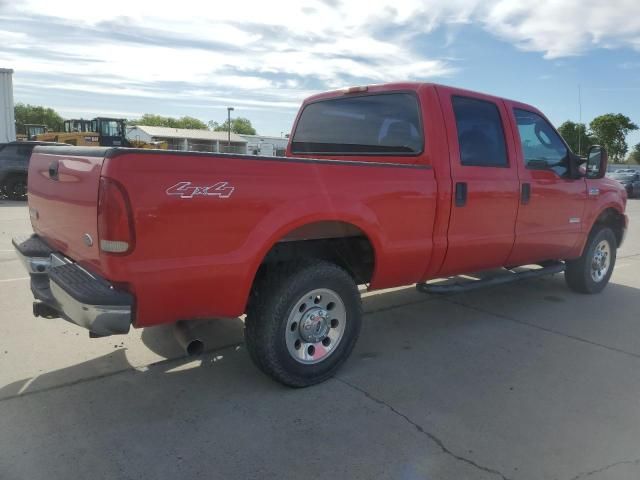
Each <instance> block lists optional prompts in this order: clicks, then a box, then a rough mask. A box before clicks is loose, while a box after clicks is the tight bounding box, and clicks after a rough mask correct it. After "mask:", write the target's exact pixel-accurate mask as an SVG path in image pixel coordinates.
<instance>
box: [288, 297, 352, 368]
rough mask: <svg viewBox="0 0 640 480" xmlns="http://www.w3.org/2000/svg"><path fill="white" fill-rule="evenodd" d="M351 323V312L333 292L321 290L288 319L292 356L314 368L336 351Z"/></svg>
mask: <svg viewBox="0 0 640 480" xmlns="http://www.w3.org/2000/svg"><path fill="white" fill-rule="evenodd" d="M346 323H347V311H346V309H345V306H344V302H343V301H342V299H341V298H340V296H339V295H338V294H337V293H336V292H334V291H333V290H329V289H327V288H318V289H315V290H311V291H310V292H307V293H306V294H305V295H303V296H302V297H300V299H298V301H297V302H296V303H295V304H294V306H293V308H292V310H291V313H290V314H289V318H288V319H287V325H286V331H285V341H286V344H287V350H288V351H289V354H290V355H291V357H292V358H293V359H294V360H295V361H297V362H299V363H302V364H305V365H313V364H316V363H319V362H321V361H323V360H326V359H327V358H328V357H329V356H330V355H331V354H332V353H333V352H335V351H336V348H338V345H339V344H340V341H341V340H342V337H343V336H344V331H345V327H346Z"/></svg>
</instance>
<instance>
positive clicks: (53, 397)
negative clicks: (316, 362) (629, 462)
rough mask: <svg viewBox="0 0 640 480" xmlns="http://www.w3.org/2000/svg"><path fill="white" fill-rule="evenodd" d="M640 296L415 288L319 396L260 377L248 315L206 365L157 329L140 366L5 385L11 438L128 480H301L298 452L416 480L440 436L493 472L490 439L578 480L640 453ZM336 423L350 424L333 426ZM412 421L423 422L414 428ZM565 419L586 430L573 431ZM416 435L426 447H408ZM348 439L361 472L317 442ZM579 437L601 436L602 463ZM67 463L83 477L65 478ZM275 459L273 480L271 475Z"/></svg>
mask: <svg viewBox="0 0 640 480" xmlns="http://www.w3.org/2000/svg"><path fill="white" fill-rule="evenodd" d="M638 293H639V292H638V289H636V288H632V287H629V286H625V285H621V284H615V283H613V284H611V285H609V286H608V287H607V289H606V290H605V291H604V292H603V293H602V294H601V295H599V296H585V295H577V294H574V293H571V292H569V291H568V290H567V289H566V287H565V286H564V281H563V279H562V276H557V277H554V278H549V279H543V280H540V279H539V280H532V281H526V282H521V283H518V284H513V285H509V286H502V287H496V288H490V289H487V290H485V291H478V292H473V293H469V294H461V295H455V296H452V297H447V298H441V297H433V296H425V295H422V294H416V293H414V291H413V289H412V288H407V289H399V290H394V291H390V292H386V293H381V294H378V295H373V296H371V297H367V298H366V299H365V310H367V311H368V312H369V313H368V314H367V316H366V317H365V322H364V326H363V331H362V334H361V338H360V340H359V343H358V344H357V347H356V350H355V352H354V354H353V355H352V357H351V359H350V360H349V361H348V362H347V363H346V365H345V366H344V367H343V368H342V370H341V371H340V372H339V374H338V379H339V380H338V381H336V380H334V381H328V382H325V383H323V384H321V385H318V386H316V387H311V388H307V389H302V390H294V389H289V388H286V387H283V386H281V385H279V384H277V383H275V382H273V381H271V380H270V379H268V378H267V377H266V376H265V375H263V374H262V373H260V372H259V370H258V369H257V368H255V367H254V366H253V364H252V363H251V361H250V359H249V356H248V355H247V352H246V350H245V349H244V347H243V345H242V344H241V341H242V336H241V334H242V321H241V319H232V320H228V321H212V322H207V324H206V325H205V324H203V327H202V328H203V329H204V330H206V331H207V335H208V337H207V340H208V341H209V345H210V347H209V349H210V351H209V352H208V353H205V354H203V355H200V356H197V357H184V356H178V357H177V358H176V357H175V355H179V350H178V349H177V347H176V345H175V341H174V340H173V338H172V335H171V331H170V328H169V327H160V328H154V329H147V330H145V332H143V335H142V338H143V341H144V343H145V345H147V346H148V347H149V348H150V349H151V350H153V351H154V352H155V353H157V354H158V355H161V356H165V357H167V359H166V360H163V361H160V362H158V363H155V364H152V365H149V366H147V367H144V368H138V369H136V368H134V367H133V366H132V365H131V363H130V362H129V360H128V359H127V356H126V352H125V351H124V350H121V349H120V350H117V351H114V352H113V353H110V354H109V355H104V356H102V357H99V358H95V359H93V360H90V361H88V362H84V363H82V364H79V365H75V366H73V367H69V368H65V369H61V370H57V371H53V372H49V373H46V374H44V375H42V376H40V377H37V378H35V379H25V380H22V381H19V382H15V383H13V384H10V385H7V386H5V387H3V388H2V389H0V399H4V400H2V401H0V412H1V413H0V418H3V417H4V423H1V422H2V421H1V420H0V425H9V426H10V427H11V426H13V427H12V428H14V429H15V430H16V431H19V432H20V435H18V436H17V437H16V439H15V440H14V441H12V442H5V444H7V443H9V445H7V451H6V452H5V453H6V455H7V456H8V457H7V458H22V459H23V462H25V464H27V463H28V462H31V463H32V464H34V465H35V466H34V467H33V468H37V465H38V464H40V465H44V464H46V462H47V461H49V462H51V463H52V464H56V466H57V467H59V468H57V472H58V473H59V474H60V475H59V477H58V478H68V476H69V475H70V474H71V473H72V472H73V471H76V470H77V469H79V470H80V471H87V472H89V471H90V472H92V474H95V475H96V478H103V477H104V478H106V477H108V476H110V475H111V476H112V477H113V476H117V475H116V474H115V473H114V472H118V471H119V472H120V473H122V474H123V471H121V470H119V469H122V468H126V469H127V473H128V475H127V477H129V476H130V477H132V478H133V477H136V478H137V477H138V476H140V477H147V478H149V477H153V478H184V476H185V471H189V472H193V471H201V472H204V471H215V472H216V474H218V476H219V478H232V477H234V478H250V477H252V475H253V477H252V478H264V477H268V476H270V477H271V478H289V477H294V476H295V475H294V473H295V470H296V468H295V465H292V464H291V457H290V454H291V445H296V447H295V448H296V452H297V453H298V454H301V455H303V457H305V455H306V453H308V454H309V455H312V454H313V455H316V457H314V458H316V460H317V463H318V465H322V464H323V462H325V463H326V464H327V465H331V466H332V467H331V468H334V467H335V465H338V466H339V467H340V471H341V472H342V473H344V477H343V478H352V477H354V476H358V473H360V474H362V472H363V471H355V470H353V469H351V468H352V467H350V465H356V466H358V468H365V469H366V468H370V469H372V470H366V473H367V474H363V475H364V476H362V478H374V477H376V473H375V469H384V471H386V472H392V473H391V474H390V475H388V476H390V477H395V478H400V477H402V471H403V470H402V468H406V466H407V465H410V464H411V465H418V464H424V462H425V461H426V460H424V458H427V457H429V456H434V455H435V456H438V455H441V453H442V452H441V451H440V450H438V449H435V450H430V449H431V448H433V444H432V442H430V441H428V439H426V437H425V436H421V435H422V434H420V432H421V431H422V430H421V429H422V428H423V427H425V426H427V427H428V428H429V429H430V430H431V431H433V430H436V431H437V432H438V433H439V435H442V436H444V438H445V439H446V442H452V441H453V439H455V438H457V439H458V440H459V443H460V444H458V445H456V444H455V443H454V446H453V447H452V446H451V444H450V443H448V447H449V448H452V449H453V450H454V451H456V452H466V451H467V450H466V448H469V452H471V449H473V450H474V453H473V454H469V455H471V456H473V457H474V458H477V457H478V456H480V458H481V459H482V461H480V460H478V462H479V463H483V462H484V464H487V463H489V464H491V460H490V459H489V460H487V458H489V457H490V454H489V453H487V451H485V450H484V449H485V446H487V445H489V444H491V445H493V446H492V447H490V448H494V449H496V450H498V451H504V452H508V454H507V455H506V456H505V457H503V458H505V460H503V463H505V464H507V465H509V467H510V468H512V467H514V466H515V467H519V468H520V472H524V471H527V468H528V469H529V470H528V472H529V473H530V475H528V476H529V477H531V478H543V477H545V478H546V477H549V478H551V477H553V478H556V477H562V478H565V477H566V478H571V476H573V475H574V474H575V472H576V471H584V470H586V468H585V466H586V465H587V463H588V465H591V463H590V462H601V461H602V462H604V461H605V460H607V461H609V459H610V458H611V456H613V458H615V459H617V458H631V457H626V456H625V455H627V452H626V451H627V450H629V449H633V448H634V445H637V443H638V441H640V438H638V437H633V435H631V434H632V433H633V432H636V433H637V432H640V425H638V423H639V422H640V418H638V417H637V415H634V414H633V413H634V412H635V409H636V399H637V395H638V394H640V391H638V389H639V388H640V387H638V385H640V382H638V378H637V375H636V376H634V375H635V374H634V373H633V372H634V371H635V370H636V368H635V367H636V365H637V358H640V342H639V341H638V339H639V334H638V333H636V330H637V328H636V323H637V319H636V318H635V317H637V312H639V311H640V295H639V294H638ZM612 305H613V306H615V307H616V308H615V311H613V312H612V309H611V306H612ZM554 332H558V333H557V334H556V333H554ZM620 355H622V356H620ZM629 357H635V358H630V359H631V360H632V361H631V362H628V361H626V360H627V359H628V358H629ZM620 359H622V360H620ZM90 372H93V375H89V373H90ZM617 376H623V377H625V379H626V388H627V391H625V392H624V394H620V395H618V396H615V397H614V396H606V398H605V401H603V400H602V399H600V395H603V394H602V393H601V392H607V391H611V389H612V388H619V387H615V386H614V385H618V380H617ZM90 377H91V378H90ZM630 377H631V378H630ZM70 379H76V380H72V381H69V380H70ZM62 386H66V388H60V387H62ZM354 386H357V388H355V387H354ZM45 392H46V393H45ZM363 392H366V394H365V395H363ZM605 395H606V393H605ZM376 399H384V401H383V400H376ZM387 402H389V404H392V405H393V408H394V410H391V407H389V408H386V405H388V403H387ZM598 402H602V403H598ZM319 411H323V412H325V414H327V413H326V412H330V413H331V415H330V417H331V418H334V419H335V418H338V419H341V420H340V421H318V415H319V413H318V412H319ZM397 411H400V412H403V415H405V414H406V415H408V416H410V417H411V421H412V422H413V421H415V422H417V423H415V424H414V426H417V425H418V424H419V425H421V427H420V428H419V429H417V430H416V428H413V427H411V425H409V424H405V423H404V421H403V420H402V418H399V417H397V416H396V415H394V412H397ZM53 412H55V414H53V415H52V413H53ZM409 412H410V413H409ZM584 412H589V414H588V415H587V414H585V413H584ZM325 414H323V415H324V416H323V418H324V419H325V420H326V418H325V417H326V415H325ZM404 418H405V420H406V419H407V418H408V417H404ZM560 418H562V419H563V420H562V421H563V422H566V425H571V426H570V427H568V426H566V425H564V426H561V427H560V429H559V427H558V419H560ZM629 423H631V424H632V425H629ZM456 428H458V429H461V433H457V432H458V431H457V430H456ZM395 429H400V432H398V431H396V430H395ZM517 431H520V432H527V434H526V435H522V436H519V437H517V440H515V439H514V438H516V437H514V438H512V436H510V435H511V434H510V433H508V432H517ZM69 432H72V433H71V434H70V435H71V436H72V437H73V438H76V439H82V448H81V449H78V450H75V448H72V447H71V446H70V445H69V444H68V441H67V440H65V438H66V437H65V435H69ZM396 435H397V436H396ZM414 435H416V437H415V438H414V437H413V436H414ZM456 435H458V436H456ZM514 435H515V433H514ZM310 436H311V437H312V438H313V440H314V441H313V442H308V441H306V440H308V439H309V438H310ZM400 436H401V437H402V438H406V439H407V440H406V441H407V442H408V444H407V445H409V444H411V442H414V443H415V445H416V447H415V448H418V447H419V451H418V450H415V449H414V450H412V449H413V448H414V446H411V448H409V447H408V446H407V448H399V446H396V447H394V445H395V444H396V442H398V438H400ZM631 437H633V438H631ZM336 438H340V439H341V442H339V443H342V442H347V443H348V444H350V445H358V444H366V445H367V448H362V449H360V448H355V449H353V448H352V449H351V453H350V454H349V459H348V460H347V459H340V458H339V456H337V457H336V455H335V452H332V451H331V450H330V449H329V450H326V449H325V448H323V449H318V448H317V445H318V444H322V445H329V444H331V442H335V440H336ZM486 438H491V439H492V441H491V442H487V441H486ZM580 438H588V439H589V442H590V444H589V445H590V448H591V450H590V452H589V459H586V460H585V455H584V447H583V446H582V444H581V443H580V442H579V439H580ZM372 439H375V441H372ZM460 439H464V440H463V441H462V440H460ZM614 439H615V441H614ZM574 445H575V446H574ZM486 448H489V447H486ZM377 449H379V450H377ZM549 451H551V452H556V451H558V452H560V451H561V452H562V453H563V457H562V458H561V459H560V460H558V459H557V458H556V457H557V456H555V455H556V454H555V453H553V456H554V462H559V465H560V467H558V463H556V464H553V465H552V463H545V458H546V457H545V455H548V452H549ZM25 452H27V453H25ZM212 452H215V453H212ZM239 452H241V454H239ZM305 452H306V453H305ZM385 452H390V453H385ZM411 452H414V453H411ZM545 452H546V453H545ZM621 452H622V453H621ZM613 453H615V455H613ZM387 455H389V456H387ZM411 455H413V456H411ZM130 456H132V457H130ZM36 457H37V458H38V462H35V461H34V460H33V459H35V458H36ZM62 457H65V458H66V461H67V462H68V463H69V466H68V467H65V466H64V465H62V466H60V463H59V460H58V459H59V458H62ZM131 458H135V462H131V461H130V459H131ZM247 458H251V459H252V460H251V461H250V462H247V461H246V459H247ZM438 458H440V457H438ZM634 458H635V457H634ZM416 459H420V460H419V461H418V460H416ZM329 460H331V461H329ZM256 462H257V463H256ZM336 462H338V463H336ZM394 462H396V463H394ZM403 462H404V463H403ZM411 462H413V463H411ZM416 462H417V463H416ZM528 462H530V463H528ZM294 463H295V462H294ZM602 464H604V463H601V464H599V463H595V465H596V466H598V465H602ZM14 465H16V466H18V465H19V463H14ZM264 465H270V466H271V468H273V469H274V470H273V471H269V472H268V473H270V474H271V475H266V474H265V472H264V471H263V470H260V469H261V468H264ZM365 465H366V466H367V467H364V466H365ZM434 465H437V462H436V464H434ZM16 468H17V467H16ZM20 468H24V465H22V466H21V467H20ZM299 468H302V466H299ZM318 468H320V470H322V468H321V467H318ZM353 468H355V467H353ZM412 468H417V467H412ZM420 468H421V467H420ZM434 468H438V467H437V466H436V467H434ZM552 468H560V471H562V472H565V470H567V472H566V473H567V475H557V473H558V472H557V471H555V470H554V471H549V469H552ZM211 469H214V470H211ZM539 469H543V470H545V472H544V474H543V473H541V472H540V470H539ZM516 470H518V468H516ZM20 471H22V470H20ZM297 471H298V474H299V469H298V470H297ZM380 471H382V470H380ZM510 471H511V470H510ZM16 472H18V470H15V472H14V473H16ZM532 472H534V473H532ZM8 473H11V471H9V472H8ZM25 473H31V474H32V475H30V476H29V477H28V478H52V477H48V476H47V475H48V473H47V472H36V474H33V471H28V470H26V471H25ZM329 473H330V472H327V474H329ZM468 473H469V472H466V474H468ZM474 473H477V472H474ZM122 476H124V474H123V475H122ZM16 477H17V475H16ZM9 478H11V475H9ZM23 478H25V477H23ZM421 478H422V477H421ZM433 478H453V477H446V476H445V477H440V476H434V477H433ZM457 478H472V476H471V477H470V476H468V475H465V473H462V474H459V475H458V477H457Z"/></svg>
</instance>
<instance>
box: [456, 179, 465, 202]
mask: <svg viewBox="0 0 640 480" xmlns="http://www.w3.org/2000/svg"><path fill="white" fill-rule="evenodd" d="M466 204H467V184H466V182H458V183H456V207H464V206H465V205H466Z"/></svg>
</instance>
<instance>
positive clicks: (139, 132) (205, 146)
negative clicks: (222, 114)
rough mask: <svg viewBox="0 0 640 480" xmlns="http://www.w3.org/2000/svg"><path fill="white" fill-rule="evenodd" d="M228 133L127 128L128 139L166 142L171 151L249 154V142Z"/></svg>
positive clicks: (158, 128)
mask: <svg viewBox="0 0 640 480" xmlns="http://www.w3.org/2000/svg"><path fill="white" fill-rule="evenodd" d="M228 135H229V134H228V133H227V132H212V131H210V130H192V129H188V128H169V127H150V126H147V125H136V126H133V127H127V139H129V140H131V141H140V142H145V143H151V142H162V141H166V142H167V143H168V144H169V149H171V150H186V151H192V152H219V153H241V154H246V153H247V140H245V139H244V138H242V137H241V136H240V135H236V134H235V133H231V143H230V145H229V138H228Z"/></svg>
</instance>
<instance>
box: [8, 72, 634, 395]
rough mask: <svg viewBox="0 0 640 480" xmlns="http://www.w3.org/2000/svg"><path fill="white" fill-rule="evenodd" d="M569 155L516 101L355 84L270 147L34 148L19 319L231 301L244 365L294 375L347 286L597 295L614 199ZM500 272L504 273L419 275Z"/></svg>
mask: <svg viewBox="0 0 640 480" xmlns="http://www.w3.org/2000/svg"><path fill="white" fill-rule="evenodd" d="M583 162H584V160H583V159H581V158H580V157H578V156H576V155H574V154H573V153H572V152H571V151H570V149H569V148H568V146H567V145H566V143H565V142H564V141H563V140H562V138H561V137H560V135H559V134H558V133H557V132H556V130H555V129H554V128H553V127H552V125H551V123H550V122H549V121H548V120H547V119H546V117H545V116H544V115H543V114H542V113H541V112H540V111H539V110H537V109H536V108H535V107H532V106H530V105H526V104H524V103H520V102H515V101H510V100H505V99H502V98H497V97H493V96H489V95H484V94H480V93H475V92H470V91H466V90H461V89H457V88H450V87H444V86H440V85H433V84H422V83H395V84H388V85H377V86H369V87H356V88H350V89H346V90H340V91H334V92H329V93H324V94H320V95H316V96H313V97H311V98H308V99H307V100H305V102H304V103H303V105H302V108H301V109H300V112H299V113H298V116H297V119H296V121H295V124H294V127H293V134H292V136H291V140H290V143H289V145H288V148H287V154H286V157H260V156H258V157H256V156H252V155H236V154H215V153H214V154H209V153H197V152H175V151H161V150H137V149H123V148H99V147H96V148H80V147H37V148H36V149H35V151H34V153H33V155H32V158H31V165H30V167H29V173H30V175H29V211H30V215H31V221H32V225H33V229H34V231H35V234H34V235H33V236H31V237H29V238H27V239H14V241H13V243H14V245H15V248H16V249H17V251H18V253H19V256H20V257H21V258H22V260H23V262H24V264H25V266H26V268H27V270H28V271H29V274H30V275H31V287H32V291H33V294H34V296H35V298H36V302H35V303H34V306H33V310H34V314H35V315H36V316H37V315H41V316H45V317H49V318H53V317H61V318H64V319H66V320H68V321H70V322H73V323H75V324H77V325H80V326H82V327H85V328H87V329H88V330H89V332H90V333H91V335H92V336H104V335H111V334H122V333H127V332H128V331H129V328H130V326H131V325H133V326H134V327H148V326H151V325H158V324H168V323H174V322H177V321H179V320H186V319H200V318H211V317H235V316H239V315H242V314H244V313H246V314H247V317H246V320H245V338H246V346H247V349H248V351H249V353H250V356H251V358H252V359H253V361H254V362H255V364H256V365H257V366H258V367H259V368H260V369H261V370H262V371H264V372H266V373H267V374H268V375H270V376H272V377H273V378H274V379H276V380H278V381H280V382H282V383H284V384H286V385H291V386H296V387H301V386H306V385H311V384H314V383H317V382H321V381H323V380H325V379H327V378H329V377H330V376H331V375H333V374H334V373H335V372H336V370H337V369H338V368H339V367H340V365H341V364H342V363H343V362H344V361H345V360H346V358H347V357H348V356H349V354H350V352H351V351H352V349H353V347H354V345H355V343H356V339H357V338H358V333H359V331H360V326H361V322H362V308H361V304H360V294H359V291H358V288H357V285H366V286H367V288H368V289H369V290H375V289H382V288H389V287H396V286H401V285H408V284H414V283H417V284H418V288H419V290H420V291H423V292H432V293H448V292H453V291H461V290H462V291H463V290H466V289H471V288H478V287H479V286H483V285H494V284H496V283H501V282H505V281H507V280H508V281H513V280H516V279H519V278H531V277H534V276H540V275H545V274H551V273H558V272H562V271H564V273H565V279H566V282H567V284H568V286H569V287H570V288H571V289H573V290H576V291H578V292H583V293H597V292H600V291H601V290H602V289H603V288H604V287H605V286H606V284H607V282H608V281H609V278H610V276H611V273H612V271H613V267H614V265H615V261H616V250H617V248H618V247H619V246H620V244H621V243H622V240H623V238H624V234H625V231H626V228H627V217H626V215H625V213H624V210H625V204H626V196H625V192H624V189H623V187H622V186H621V185H620V183H618V182H617V181H614V180H611V179H606V178H603V177H604V174H605V172H606V167H607V159H606V152H605V151H604V150H603V149H601V148H600V147H597V146H595V147H591V149H590V150H589V154H588V160H586V162H587V165H581V164H582V163H583ZM581 167H586V168H581ZM531 264H537V265H538V267H532V268H530V269H527V270H523V271H520V270H518V271H517V272H516V271H513V270H512V269H513V268H514V267H516V266H522V265H531ZM499 267H505V268H507V269H510V270H507V271H506V273H507V274H508V275H505V276H503V277H499V278H497V279H496V278H493V279H487V280H480V281H479V282H480V283H463V284H453V285H447V284H445V285H441V284H432V283H426V282H427V281H428V280H431V279H436V278H443V277H450V276H454V275H458V274H463V273H468V272H478V271H482V270H487V269H495V268H499ZM388 328H393V327H392V326H389V327H388ZM381 335H383V336H384V334H383V333H381Z"/></svg>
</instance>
